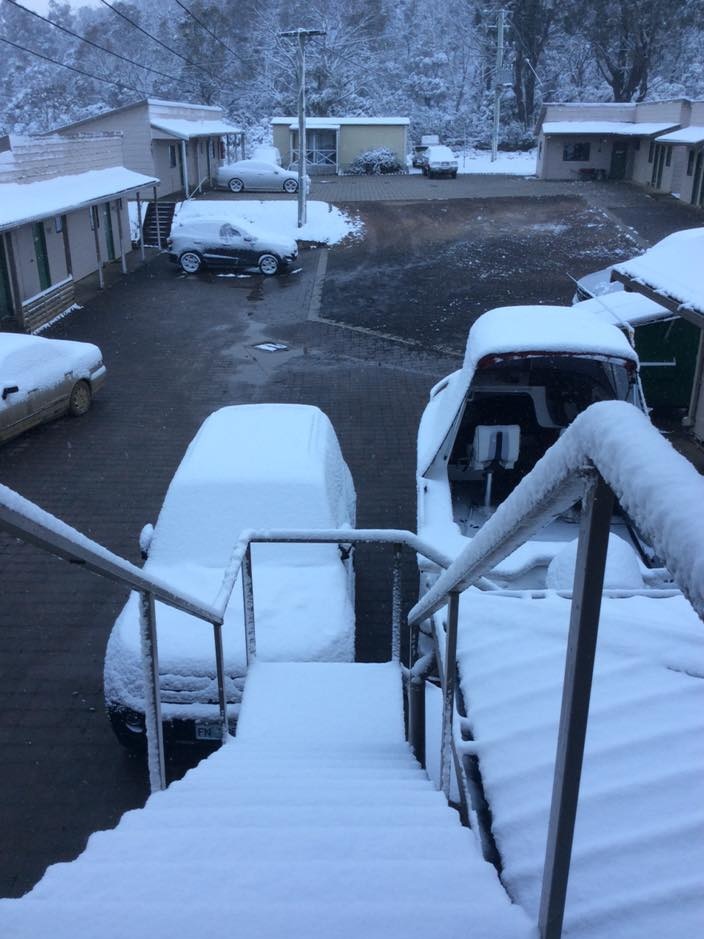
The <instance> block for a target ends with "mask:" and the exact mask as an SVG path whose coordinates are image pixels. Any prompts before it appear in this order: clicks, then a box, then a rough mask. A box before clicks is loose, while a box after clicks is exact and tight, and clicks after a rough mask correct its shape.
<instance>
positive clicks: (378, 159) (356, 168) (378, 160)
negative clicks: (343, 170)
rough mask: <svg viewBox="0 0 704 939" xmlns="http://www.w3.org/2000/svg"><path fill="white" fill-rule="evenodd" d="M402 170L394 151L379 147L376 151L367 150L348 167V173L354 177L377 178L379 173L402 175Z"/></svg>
mask: <svg viewBox="0 0 704 939" xmlns="http://www.w3.org/2000/svg"><path fill="white" fill-rule="evenodd" d="M401 169H402V167H401V164H400V163H399V161H398V157H397V156H396V154H395V153H394V151H393V150H389V148H388V147H377V148H376V149H375V150H365V151H364V152H363V153H360V154H359V156H357V157H355V158H354V160H353V161H352V162H351V163H350V165H349V166H348V167H347V172H348V173H351V174H352V175H353V176H364V175H365V174H366V175H368V176H372V175H374V176H377V175H379V173H400V172H401Z"/></svg>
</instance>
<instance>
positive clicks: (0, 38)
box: [0, 36, 144, 95]
mask: <svg viewBox="0 0 704 939" xmlns="http://www.w3.org/2000/svg"><path fill="white" fill-rule="evenodd" d="M0 42H6V43H7V44H8V46H14V47H15V49H21V50H22V52H28V53H29V54H30V55H34V56H37V58H39V59H44V60H45V61H46V62H51V63H52V65H58V66H59V67H60V68H67V69H69V70H70V71H71V72H77V73H78V74H79V75H85V77H86V78H92V79H93V81H96V82H105V84H106V85H116V86H117V87H118V88H128V89H129V90H130V91H136V92H137V94H139V95H143V94H144V89H143V88H135V86H134V85H129V84H128V83H127V82H122V81H115V80H114V79H112V78H99V77H98V76H97V75H92V74H91V73H90V72H86V71H84V70H83V69H82V68H77V67H76V66H75V65H66V63H65V62H58V61H57V60H56V59H52V58H51V56H48V55H44V53H43V52H35V50H34V49H28V48H27V47H26V46H21V45H20V44H19V43H18V42H13V41H12V40H11V39H6V38H5V36H0Z"/></svg>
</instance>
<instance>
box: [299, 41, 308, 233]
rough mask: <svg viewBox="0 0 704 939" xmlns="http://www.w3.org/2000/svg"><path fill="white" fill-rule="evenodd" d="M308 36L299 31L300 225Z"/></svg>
mask: <svg viewBox="0 0 704 939" xmlns="http://www.w3.org/2000/svg"><path fill="white" fill-rule="evenodd" d="M307 155H308V149H307V141H306V37H305V34H304V33H303V32H301V31H299V33H298V227H299V228H303V226H304V225H305V224H306V157H307Z"/></svg>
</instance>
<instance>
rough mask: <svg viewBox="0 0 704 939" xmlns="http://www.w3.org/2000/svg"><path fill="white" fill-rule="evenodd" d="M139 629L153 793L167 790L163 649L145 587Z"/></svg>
mask: <svg viewBox="0 0 704 939" xmlns="http://www.w3.org/2000/svg"><path fill="white" fill-rule="evenodd" d="M139 628H140V633H141V640H142V665H143V668H144V721H145V726H146V731H147V761H148V765H149V785H150V787H151V790H152V792H159V791H160V790H161V789H166V769H165V765H164V734H163V728H162V724H161V695H160V692H159V651H158V647H157V641H156V608H155V604H154V594H153V593H150V592H149V591H146V590H143V591H142V592H141V593H140V595H139Z"/></svg>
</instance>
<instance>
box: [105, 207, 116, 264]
mask: <svg viewBox="0 0 704 939" xmlns="http://www.w3.org/2000/svg"><path fill="white" fill-rule="evenodd" d="M103 227H104V228H105V248H106V250H107V252H108V261H114V260H115V238H114V236H113V233H112V212H111V211H110V203H109V202H104V203H103Z"/></svg>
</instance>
